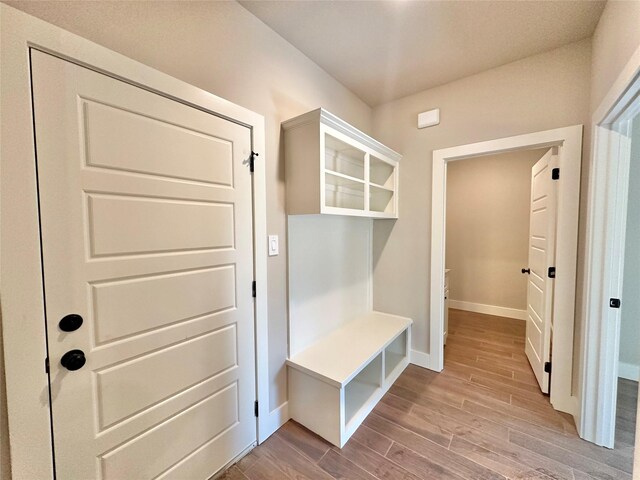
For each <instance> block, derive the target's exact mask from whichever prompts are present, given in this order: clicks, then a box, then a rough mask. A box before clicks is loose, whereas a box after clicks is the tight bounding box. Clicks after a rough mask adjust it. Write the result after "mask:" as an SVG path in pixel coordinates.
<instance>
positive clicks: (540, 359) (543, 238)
mask: <svg viewBox="0 0 640 480" xmlns="http://www.w3.org/2000/svg"><path fill="white" fill-rule="evenodd" d="M552 160H553V149H550V150H549V151H548V152H547V153H546V154H545V155H544V156H543V157H542V158H541V159H540V160H538V162H537V163H536V164H535V165H534V166H533V167H532V168H531V204H530V211H529V215H530V216H529V219H530V220H529V270H530V272H529V282H528V286H527V338H526V343H525V352H526V354H527V358H528V359H529V363H531V368H533V372H534V373H535V376H536V379H537V380H538V383H539V384H540V389H541V390H542V392H543V393H549V373H548V372H546V371H545V363H546V362H549V361H550V356H551V336H552V328H553V279H552V278H550V276H549V267H553V266H554V261H555V231H556V199H555V197H556V196H555V185H554V182H553V180H552V178H551V170H552V164H553V162H552Z"/></svg>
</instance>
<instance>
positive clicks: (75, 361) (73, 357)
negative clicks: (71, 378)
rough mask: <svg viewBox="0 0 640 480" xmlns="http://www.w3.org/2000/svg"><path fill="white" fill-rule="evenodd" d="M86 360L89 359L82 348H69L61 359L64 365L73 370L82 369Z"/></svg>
mask: <svg viewBox="0 0 640 480" xmlns="http://www.w3.org/2000/svg"><path fill="white" fill-rule="evenodd" d="M86 362H87V359H86V358H85V356H84V352H83V351H82V350H69V351H68V352H67V353H65V354H64V355H63V356H62V358H61V359H60V363H61V364H62V366H63V367H64V368H66V369H67V370H71V371H73V370H80V369H81V368H82V367H83V366H84V364H85V363H86Z"/></svg>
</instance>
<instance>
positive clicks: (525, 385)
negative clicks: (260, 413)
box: [223, 310, 637, 480]
mask: <svg viewBox="0 0 640 480" xmlns="http://www.w3.org/2000/svg"><path fill="white" fill-rule="evenodd" d="M449 318H450V319H449V330H450V334H449V339H448V341H447V346H446V348H445V368H444V371H443V372H441V373H440V374H436V373H434V372H431V371H429V370H425V369H422V368H419V367H415V366H409V367H408V368H407V369H406V370H405V372H404V373H403V374H402V375H401V376H400V378H399V379H398V380H397V381H396V383H395V384H394V385H393V387H392V388H391V390H390V391H389V392H388V393H387V394H386V395H385V397H384V398H383V399H382V401H381V402H380V403H379V404H378V406H377V407H376V408H375V410H374V411H373V412H372V413H371V414H370V415H369V417H368V418H367V419H366V420H365V422H364V424H363V425H362V426H361V427H360V428H359V429H358V430H357V432H356V433H355V434H354V435H353V437H352V438H351V439H350V440H349V442H348V443H347V444H346V445H345V447H344V448H342V449H339V448H336V447H333V446H332V445H331V444H329V443H327V442H326V441H324V440H323V439H322V438H320V437H318V436H316V435H315V434H313V433H311V432H309V431H308V430H306V429H305V428H304V427H302V426H300V425H298V424H297V423H295V422H293V421H289V422H288V423H287V424H285V425H284V426H283V427H282V428H281V429H280V430H278V431H277V432H276V433H275V434H274V435H272V436H271V437H270V438H269V439H268V440H267V441H266V442H264V443H263V444H262V445H260V446H259V447H257V448H255V449H254V450H253V451H252V452H251V453H249V455H247V456H246V457H245V458H244V459H242V460H241V461H240V462H238V463H237V464H236V465H234V466H233V467H231V468H230V469H229V470H228V471H227V472H226V473H225V475H224V476H223V478H224V479H226V480H240V479H242V480H247V479H249V480H257V479H274V480H275V479H329V480H330V479H347V480H362V479H367V480H376V479H378V480H392V479H405V480H416V479H478V480H479V479H504V478H514V479H567V480H582V479H593V478H595V479H631V470H632V463H633V460H632V457H633V434H632V433H633V432H634V425H635V412H636V410H635V402H636V399H637V383H635V382H627V381H622V382H621V384H620V397H621V400H620V401H619V406H620V408H619V410H618V413H619V415H618V435H617V440H616V448H615V449H614V450H608V449H605V448H601V447H597V446H595V445H593V444H590V443H588V442H585V441H583V440H581V439H579V438H578V436H577V434H576V429H575V426H574V423H573V420H572V418H571V417H570V416H569V415H565V414H563V413H559V412H556V411H555V410H553V408H552V407H551V405H550V404H549V401H548V397H545V396H544V395H542V394H541V393H540V390H539V388H538V386H537V384H536V380H535V378H534V376H533V373H532V372H531V369H530V367H529V364H528V362H527V359H526V357H525V354H524V329H525V323H524V322H522V321H521V320H511V319H505V318H500V317H493V316H488V315H481V314H474V313H469V312H463V311H459V310H450V317H449ZM632 405H633V407H632Z"/></svg>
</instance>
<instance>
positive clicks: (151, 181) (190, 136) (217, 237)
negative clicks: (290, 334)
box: [32, 51, 256, 480]
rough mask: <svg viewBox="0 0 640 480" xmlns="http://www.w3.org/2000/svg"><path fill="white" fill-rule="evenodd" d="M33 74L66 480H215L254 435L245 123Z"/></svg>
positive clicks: (57, 424) (58, 67)
mask: <svg viewBox="0 0 640 480" xmlns="http://www.w3.org/2000/svg"><path fill="white" fill-rule="evenodd" d="M32 72H33V100H34V112H35V129H36V146H37V168H38V191H39V198H40V213H41V229H42V230H41V232H42V258H43V270H44V285H45V299H46V318H47V334H48V348H49V361H50V388H51V408H52V421H53V439H54V447H55V468H56V474H57V478H60V479H89V478H99V479H117V480H122V479H136V480H142V479H150V478H154V479H160V478H162V479H164V478H184V479H187V478H203V479H204V478H209V477H211V476H212V475H214V474H215V473H216V472H217V471H218V470H219V469H220V468H221V467H223V466H224V465H225V464H226V463H227V462H229V461H230V460H232V459H233V458H234V457H236V456H237V455H239V454H240V453H242V452H243V451H244V450H245V449H246V448H248V447H250V446H251V445H252V444H253V443H254V442H255V441H256V419H255V416H254V401H255V398H256V396H255V373H254V372H255V356H254V355H255V350H254V313H253V310H254V306H253V298H252V295H251V283H252V280H253V247H252V238H253V235H252V207H251V176H250V173H249V166H248V165H247V164H246V162H244V160H246V159H247V158H248V157H249V155H250V154H251V137H250V131H249V130H248V129H247V128H246V127H244V126H241V125H237V124H235V123H233V122H231V121H228V120H225V119H222V118H219V117H216V116H215V115H212V114H210V113H207V112H204V111H200V110H197V109H195V108H192V107H189V106H187V105H184V104H182V103H179V102H177V101H174V100H171V99H168V98H165V97H162V96H160V95H157V94H155V93H151V92H149V91H146V90H144V89H142V88H138V87H135V86H133V85H130V84H127V83H125V82H122V81H119V80H116V79H114V78H111V77H109V76H106V75H103V74H100V73H97V72H95V71H92V70H89V69H86V68H83V67H81V66H78V65H75V64H73V63H70V62H67V61H64V60H61V59H59V58H56V57H53V56H51V55H48V54H45V53H41V52H38V51H32ZM81 321H82V323H81ZM85 362H86V363H85ZM42 401H43V402H44V401H47V394H46V392H45V393H43V397H42Z"/></svg>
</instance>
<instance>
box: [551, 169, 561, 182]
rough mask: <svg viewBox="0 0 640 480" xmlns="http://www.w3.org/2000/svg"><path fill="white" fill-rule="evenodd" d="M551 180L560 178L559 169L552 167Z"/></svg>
mask: <svg viewBox="0 0 640 480" xmlns="http://www.w3.org/2000/svg"><path fill="white" fill-rule="evenodd" d="M551 180H560V169H559V168H553V169H552V170H551Z"/></svg>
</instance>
